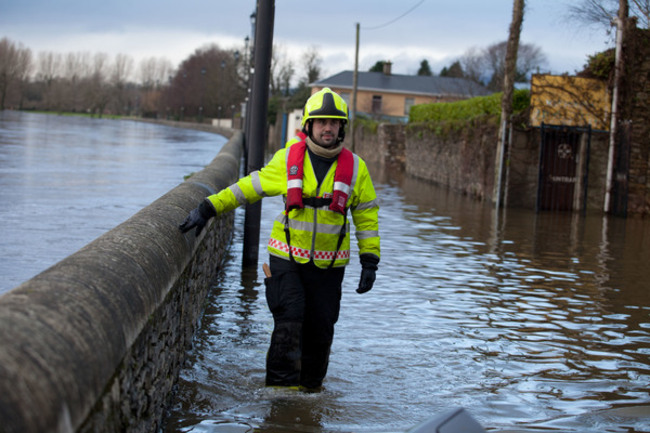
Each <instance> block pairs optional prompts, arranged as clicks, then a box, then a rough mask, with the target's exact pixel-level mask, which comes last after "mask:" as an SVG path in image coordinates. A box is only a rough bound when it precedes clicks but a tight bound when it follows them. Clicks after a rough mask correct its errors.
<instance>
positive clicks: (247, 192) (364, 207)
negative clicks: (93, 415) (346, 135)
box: [208, 140, 380, 268]
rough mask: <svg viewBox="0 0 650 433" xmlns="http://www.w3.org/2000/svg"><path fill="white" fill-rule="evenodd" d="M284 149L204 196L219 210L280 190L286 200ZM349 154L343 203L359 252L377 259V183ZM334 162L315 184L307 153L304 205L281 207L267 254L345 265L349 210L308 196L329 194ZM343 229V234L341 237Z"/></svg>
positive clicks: (357, 159)
mask: <svg viewBox="0 0 650 433" xmlns="http://www.w3.org/2000/svg"><path fill="white" fill-rule="evenodd" d="M298 141H300V140H293V141H292V142H290V143H288V144H293V142H298ZM288 152H289V146H287V147H285V148H283V149H280V150H279V151H277V152H276V153H275V155H274V156H273V158H272V159H271V161H270V162H269V163H268V164H267V165H266V166H265V167H264V168H262V169H260V170H258V171H254V172H252V173H251V174H249V175H248V176H246V177H243V178H241V179H240V180H239V181H237V183H235V184H233V185H231V186H229V187H228V188H226V189H224V190H222V191H220V192H219V193H217V194H214V195H211V196H209V197H208V199H209V200H210V202H211V203H212V205H213V206H214V208H215V210H216V211H217V214H220V213H223V212H228V211H230V210H233V209H235V208H237V207H238V206H241V205H244V204H248V203H254V202H256V201H258V200H260V199H262V198H263V197H268V196H277V195H283V196H285V200H286V195H287V180H288V174H287V158H288ZM352 155H353V171H352V180H351V183H350V188H349V191H350V192H349V196H348V200H347V204H346V206H347V208H348V209H349V210H350V215H351V216H352V221H353V222H354V226H355V229H356V239H357V244H358V248H359V254H360V255H361V254H373V255H375V256H376V257H377V258H379V257H380V248H379V224H378V212H379V204H378V201H377V197H376V194H375V188H374V186H373V184H372V180H371V178H370V173H369V172H368V168H367V167H366V164H365V162H364V161H363V160H362V159H361V158H359V156H357V155H356V154H352ZM337 166H338V161H335V162H334V163H333V164H332V166H331V167H330V169H329V171H328V172H327V174H326V175H325V178H324V179H323V181H322V183H321V185H320V188H319V186H318V180H317V179H316V175H315V173H314V169H313V166H312V163H311V160H310V158H309V153H308V152H306V153H305V158H304V162H303V182H302V196H303V199H305V200H304V205H303V208H302V209H292V210H290V211H289V212H288V213H287V211H286V210H284V211H283V212H282V213H281V214H280V215H279V216H278V217H277V218H276V219H275V221H274V223H273V229H272V231H271V238H270V239H269V243H268V247H267V248H268V251H269V253H270V254H271V255H274V256H278V257H282V258H284V259H288V260H289V259H291V257H293V259H294V260H295V261H296V262H298V263H308V262H309V261H310V260H312V261H313V262H314V264H315V265H316V266H318V267H319V268H327V267H329V266H330V265H331V266H334V267H339V266H345V265H347V264H348V262H349V261H350V223H349V221H348V219H347V215H343V214H341V213H339V212H336V211H332V210H330V208H329V205H328V204H322V203H319V202H318V201H310V200H308V199H307V198H312V197H321V198H327V197H332V195H333V192H334V176H335V173H336V168H337ZM346 214H347V212H346ZM342 228H344V232H342V230H341V229H342ZM287 231H288V234H289V236H288V237H289V240H287ZM341 233H343V237H342V239H341V240H340V241H339V238H340V236H341ZM339 243H340V245H339ZM337 247H338V248H337ZM289 248H291V250H289ZM290 251H291V252H290Z"/></svg>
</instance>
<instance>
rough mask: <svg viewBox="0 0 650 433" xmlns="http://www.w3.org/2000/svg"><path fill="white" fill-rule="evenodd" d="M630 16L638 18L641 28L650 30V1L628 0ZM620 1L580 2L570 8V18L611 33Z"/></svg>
mask: <svg viewBox="0 0 650 433" xmlns="http://www.w3.org/2000/svg"><path fill="white" fill-rule="evenodd" d="M628 3H629V15H630V16H633V17H636V18H637V20H638V21H637V25H638V26H639V27H640V28H644V29H648V28H650V0H628ZM619 9H620V7H619V0H579V1H577V2H576V3H575V4H572V5H571V6H569V17H570V18H571V19H575V20H578V21H580V22H583V23H585V24H587V25H596V26H599V27H603V28H605V29H606V30H607V31H608V32H611V29H612V24H613V22H614V19H615V18H616V17H617V16H618V11H619Z"/></svg>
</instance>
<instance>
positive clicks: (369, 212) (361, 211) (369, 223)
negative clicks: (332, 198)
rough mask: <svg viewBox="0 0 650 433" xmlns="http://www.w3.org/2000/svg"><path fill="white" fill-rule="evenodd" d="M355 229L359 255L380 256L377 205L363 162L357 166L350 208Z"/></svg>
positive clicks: (373, 188)
mask: <svg viewBox="0 0 650 433" xmlns="http://www.w3.org/2000/svg"><path fill="white" fill-rule="evenodd" d="M351 214H352V221H353V222H354V226H355V229H356V238H357V244H358V246H359V254H374V255H376V256H377V257H381V256H380V242H379V240H380V238H379V204H378V200H377V195H376V193H375V187H374V186H373V184H372V179H371V178H370V173H369V172H368V168H367V167H366V165H365V163H364V162H361V163H360V164H359V174H358V177H357V182H356V185H355V194H354V198H353V202H352V207H351Z"/></svg>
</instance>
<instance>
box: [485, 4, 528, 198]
mask: <svg viewBox="0 0 650 433" xmlns="http://www.w3.org/2000/svg"><path fill="white" fill-rule="evenodd" d="M523 20H524V0H514V3H513V6H512V22H511V23H510V33H509V36H508V44H507V45H506V60H505V76H504V78H503V96H502V97H501V122H500V127H499V138H498V141H497V150H496V157H495V164H494V172H495V175H494V193H493V195H492V197H493V200H494V202H495V205H496V208H497V209H498V208H499V206H500V205H501V203H500V202H501V180H502V178H503V158H504V153H505V143H506V133H507V131H508V121H510V115H511V113H512V95H513V91H514V82H515V73H516V70H517V51H519V37H520V35H521V24H522V22H523Z"/></svg>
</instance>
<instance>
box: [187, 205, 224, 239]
mask: <svg viewBox="0 0 650 433" xmlns="http://www.w3.org/2000/svg"><path fill="white" fill-rule="evenodd" d="M216 215H217V211H216V210H214V206H212V203H210V201H209V200H208V199H205V200H203V201H202V202H201V204H200V205H199V207H197V208H196V209H192V210H191V211H190V214H189V215H188V216H187V218H185V221H183V223H182V224H181V225H179V226H178V228H179V229H180V230H181V232H183V233H186V232H188V231H189V230H192V229H193V228H194V227H196V234H195V236H197V237H198V236H199V235H200V234H201V230H203V227H205V225H206V224H207V223H208V220H209V219H210V218H212V217H213V216H216Z"/></svg>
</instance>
